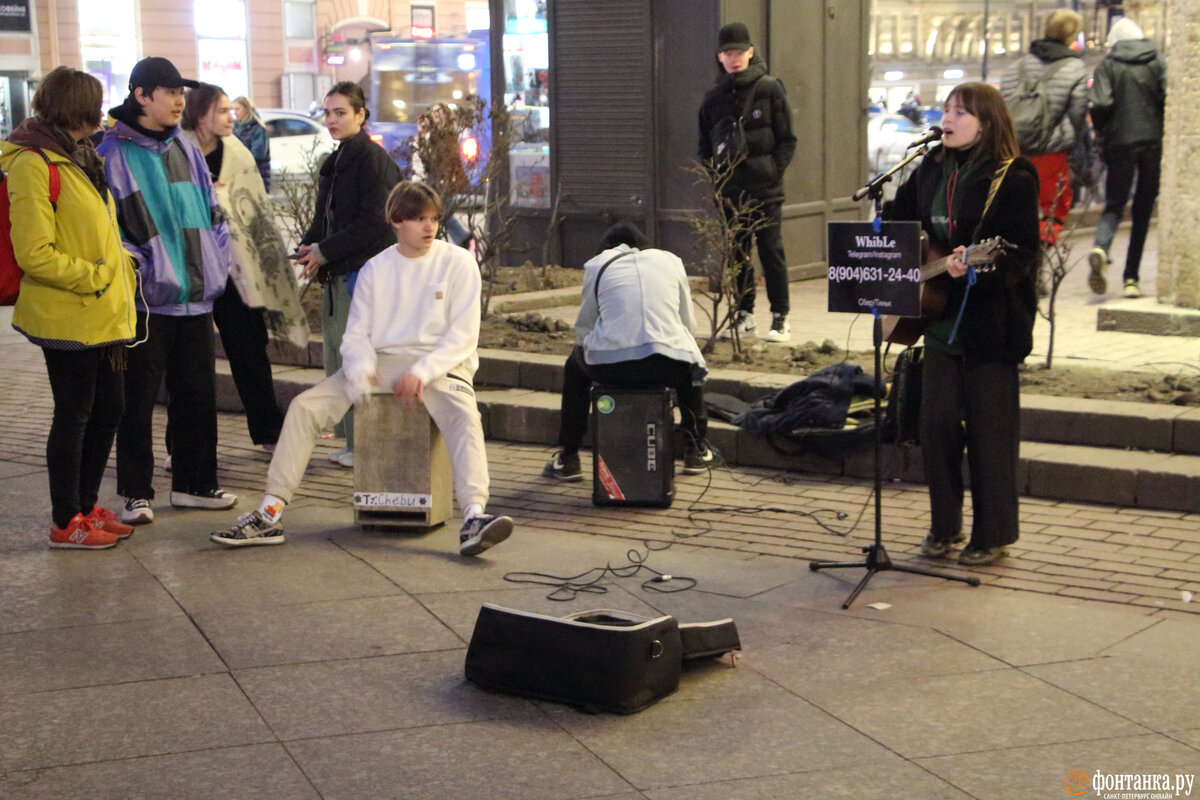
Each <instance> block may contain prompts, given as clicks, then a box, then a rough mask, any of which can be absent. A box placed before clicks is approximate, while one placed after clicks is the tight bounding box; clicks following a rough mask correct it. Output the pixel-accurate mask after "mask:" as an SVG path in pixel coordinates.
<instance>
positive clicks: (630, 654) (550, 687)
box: [466, 603, 741, 714]
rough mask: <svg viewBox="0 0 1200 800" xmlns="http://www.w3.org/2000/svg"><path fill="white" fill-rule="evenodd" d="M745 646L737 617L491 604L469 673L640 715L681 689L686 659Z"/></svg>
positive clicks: (482, 682)
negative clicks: (689, 619)
mask: <svg viewBox="0 0 1200 800" xmlns="http://www.w3.org/2000/svg"><path fill="white" fill-rule="evenodd" d="M685 642H686V649H685ZM738 649H741V643H740V642H739V640H738V636H737V628H736V626H734V624H733V620H719V621H715V622H707V623H700V624H696V625H684V626H681V625H680V624H679V623H678V621H677V620H676V619H675V618H674V617H670V616H662V617H656V618H653V619H651V618H647V617H640V616H637V615H636V614H629V613H626V612H623V611H612V610H609V609H599V610H593V611H583V612H579V613H576V614H571V615H569V616H566V617H550V616H546V615H543V614H534V613H530V612H526V611H516V610H513V609H511V608H503V607H501V606H495V605H492V604H490V603H484V604H483V606H482V607H481V608H480V609H479V617H478V619H476V621H475V632H474V634H473V635H472V636H471V644H470V646H469V647H468V648H467V661H466V676H467V680H469V681H471V682H472V683H474V684H476V685H478V686H480V687H482V688H484V689H489V690H491V691H497V692H505V693H508V694H515V695H520V696H522V697H532V698H536V699H539V700H551V701H554V702H557V703H565V704H566V705H570V706H574V707H576V708H579V709H580V710H582V711H588V712H592V713H594V712H597V711H611V712H615V713H617V714H632V713H634V712H636V711H641V710H642V709H644V708H647V707H649V706H651V705H653V704H654V703H656V702H658V701H659V700H660V699H661V698H663V697H666V696H667V695H669V694H671V693H672V692H674V691H675V690H676V688H678V686H679V675H680V672H681V671H682V666H683V660H684V659H685V658H705V657H711V656H717V655H721V654H724V653H727V652H729V651H731V650H738Z"/></svg>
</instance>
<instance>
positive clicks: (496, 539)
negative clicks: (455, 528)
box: [458, 514, 513, 556]
mask: <svg viewBox="0 0 1200 800" xmlns="http://www.w3.org/2000/svg"><path fill="white" fill-rule="evenodd" d="M512 530H513V521H512V517H496V516H492V515H491V514H482V515H480V516H478V517H471V518H470V519H469V520H467V521H466V522H464V523H463V526H462V531H461V532H460V533H459V534H458V552H459V555H464V556H477V555H479V554H480V553H482V552H483V551H484V550H487V549H488V548H489V547H492V546H494V545H498V544H500V543H501V542H503V541H504V540H505V539H507V538H508V537H509V535H510V534H512Z"/></svg>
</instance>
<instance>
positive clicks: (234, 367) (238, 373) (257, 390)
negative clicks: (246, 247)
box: [213, 281, 283, 444]
mask: <svg viewBox="0 0 1200 800" xmlns="http://www.w3.org/2000/svg"><path fill="white" fill-rule="evenodd" d="M213 321H214V322H216V323H217V331H218V333H220V334H221V344H222V345H223V346H224V348H225V357H226V358H227V359H229V371H230V372H232V373H233V383H234V385H235V386H236V387H237V393H238V397H240V398H241V399H242V406H243V407H244V408H245V409H246V425H247V427H248V428H249V429H250V439H251V441H253V442H254V443H255V444H275V442H276V441H277V440H278V439H279V429H280V428H282V427H283V412H282V411H280V410H279V402H278V401H277V400H276V399H275V380H274V378H273V377H272V375H271V360H270V359H269V358H268V357H267V342H268V336H267V320H266V317H265V316H264V312H263V310H262V309H261V308H250V307H249V306H247V305H246V304H245V303H244V302H243V301H242V296H241V295H240V294H238V290H237V287H236V286H234V285H233V281H230V282H229V284H228V285H226V287H225V294H223V295H221V296H220V297H218V298H217V300H216V302H214V303H213Z"/></svg>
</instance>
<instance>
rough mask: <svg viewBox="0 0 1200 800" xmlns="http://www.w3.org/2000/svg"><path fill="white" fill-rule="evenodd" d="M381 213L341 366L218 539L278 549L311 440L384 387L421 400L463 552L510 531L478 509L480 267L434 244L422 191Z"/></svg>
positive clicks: (288, 432) (304, 398)
mask: <svg viewBox="0 0 1200 800" xmlns="http://www.w3.org/2000/svg"><path fill="white" fill-rule="evenodd" d="M385 213H386V215H387V219H388V221H389V222H390V223H391V225H392V227H393V228H394V229H395V231H396V244H395V246H393V247H389V248H387V249H386V250H384V251H383V252H381V253H379V254H378V255H376V256H375V257H374V258H372V259H370V260H369V261H368V262H367V263H366V264H365V265H364V266H363V268H362V270H361V272H360V273H359V276H358V284H357V286H356V287H355V289H354V298H353V300H352V301H351V303H350V315H349V318H348V320H347V322H346V334H345V336H344V337H343V338H342V349H341V356H342V367H341V369H339V370H338V371H337V372H335V373H334V374H333V375H331V376H329V377H328V378H326V379H325V380H323V381H321V382H320V383H318V384H317V385H316V386H314V387H312V388H311V389H309V390H307V391H305V392H303V393H301V394H300V395H299V396H298V397H296V399H295V400H293V401H292V403H291V405H290V406H289V407H288V411H287V416H286V417H285V418H284V421H283V431H282V432H281V433H280V435H279V444H278V446H277V447H276V449H275V455H274V456H273V457H272V459H271V466H270V468H269V469H268V470H267V485H266V494H265V496H264V497H263V501H262V504H261V505H260V506H259V507H258V509H257V510H256V511H252V512H250V513H248V514H244V515H242V516H241V517H239V518H238V520H237V521H236V522H235V523H234V524H233V525H232V526H231V527H230V528H229V530H226V531H214V532H213V533H212V535H211V537H210V538H211V539H212V540H213V541H214V542H216V543H218V544H222V545H227V546H230V547H240V546H245V545H260V544H262V545H266V544H282V543H283V525H282V522H281V518H282V515H283V509H284V507H285V506H286V505H287V504H288V503H289V502H291V499H292V496H293V494H294V492H295V490H296V488H297V486H299V484H300V479H301V477H303V475H304V469H305V467H307V466H308V460H309V457H310V456H311V455H312V451H313V445H314V442H315V441H316V438H317V436H318V434H320V432H321V431H322V430H323V429H325V428H327V427H329V426H331V425H333V423H334V422H335V421H337V420H338V419H340V418H341V416H342V415H343V414H345V413H346V411H347V410H348V409H349V408H350V406H351V404H352V403H353V401H354V400H356V399H358V398H362V397H365V396H366V395H369V394H371V393H373V392H380V391H390V392H391V393H392V394H394V395H395V396H396V397H398V398H400V400H402V401H404V403H405V404H406V405H408V406H409V407H414V406H417V405H419V404H424V405H425V408H426V409H428V411H429V416H430V417H432V418H433V421H434V422H435V423H436V424H437V426H438V429H439V430H440V431H441V432H442V436H443V437H444V438H445V440H446V446H447V449H448V450H449V452H450V465H451V468H452V469H453V472H454V489H455V493H456V494H457V496H458V504H459V507H460V508H461V509H462V511H463V518H464V522H463V527H462V532H461V534H460V536H459V552H460V553H461V554H462V555H466V556H474V555H478V554H479V553H482V552H483V551H484V550H486V549H488V548H489V547H491V546H492V545H495V544H498V543H500V542H502V541H504V540H505V539H507V538H508V536H509V534H511V533H512V528H513V521H512V519H510V518H509V517H500V516H492V515H488V514H485V513H484V508H485V506H486V505H487V501H488V467H487V452H486V450H485V449H484V443H483V425H482V423H481V421H480V417H479V409H478V407H477V406H476V403H475V391H474V388H473V386H472V379H473V378H474V376H475V370H476V369H477V368H478V366H479V356H478V353H477V350H478V347H479V313H480V305H479V297H480V287H481V281H480V278H479V268H478V267H477V266H476V265H475V261H474V259H473V258H471V254H470V253H468V252H467V251H466V250H463V249H462V248H461V247H455V246H454V245H452V244H449V243H447V242H444V241H440V240H437V239H435V238H434V237H435V235H436V234H437V229H438V220H440V219H441V214H442V202H441V198H439V197H438V195H437V193H436V192H434V191H433V190H432V189H430V188H429V187H428V186H426V185H425V184H423V183H417V182H413V181H405V182H402V183H400V184H397V185H396V187H395V188H394V189H393V190H392V192H391V194H390V195H389V196H388V199H387V205H386V206H385Z"/></svg>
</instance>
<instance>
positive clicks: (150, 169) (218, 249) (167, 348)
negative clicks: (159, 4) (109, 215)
mask: <svg viewBox="0 0 1200 800" xmlns="http://www.w3.org/2000/svg"><path fill="white" fill-rule="evenodd" d="M198 85H199V84H198V83H197V82H196V81H193V80H187V79H185V78H183V77H182V76H181V75H180V74H179V70H177V69H176V68H175V65H174V64H172V63H171V62H170V61H168V60H167V59H165V58H158V57H151V58H144V59H142V60H141V61H139V62H138V63H137V64H136V65H134V68H133V72H132V73H131V74H130V76H129V96H128V97H126V98H125V102H124V103H122V104H121V105H119V106H117V107H115V108H113V109H111V110H110V112H109V113H110V114H111V115H112V117H113V118H114V119H115V120H116V122H115V123H114V124H113V126H112V127H110V128H109V129H108V131H106V132H105V135H104V140H103V142H101V144H100V146H99V148H97V149H98V151H99V153H100V155H102V156H104V171H105V175H106V177H107V179H108V185H109V189H110V190H111V191H112V193H113V198H114V199H115V200H116V204H117V221H118V222H119V223H120V226H121V236H122V239H123V244H124V246H125V249H126V250H128V251H129V252H130V253H132V254H133V255H134V258H135V259H136V260H137V269H138V276H139V288H138V294H137V298H136V300H137V335H138V338H139V339H145V341H144V342H143V343H142V344H141V345H140V346H138V347H134V348H132V349H131V350H130V351H129V364H128V368H127V369H126V371H125V413H124V415H123V416H122V418H121V423H120V426H119V428H118V429H117V491H118V492H119V493H120V494H121V495H122V496H123V497H124V498H125V507H124V509H123V510H122V512H121V519H122V521H123V522H126V523H128V524H131V525H140V524H145V523H148V522H152V521H153V520H154V509H153V507H152V505H151V501H152V500H153V499H154V487H153V485H152V483H153V477H154V447H153V441H152V438H153V433H152V430H151V422H152V419H153V413H154V401H155V398H156V397H157V395H158V389H159V386H160V385H161V384H162V382H163V377H164V375H165V377H166V383H167V394H168V400H167V418H168V421H169V422H170V421H173V422H174V424H172V425H170V430H171V439H172V442H171V444H172V460H173V462H174V463H173V467H174V471H173V472H172V474H171V505H173V506H176V507H179V508H215V509H223V508H231V507H232V506H233V505H235V504H236V503H237V496H236V495H233V494H229V493H228V492H224V491H222V490H221V488H220V487H219V486H218V485H217V408H216V385H215V378H214V366H213V344H212V327H213V322H212V305H213V300H214V299H216V298H217V297H218V296H219V295H220V294H221V293H222V292H223V291H224V290H225V284H226V282H227V281H228V277H229V251H228V236H229V233H228V227H229V226H228V223H226V221H225V216H224V214H223V213H222V212H221V208H220V206H219V205H218V203H217V196H216V193H215V192H214V191H213V186H212V178H211V175H210V173H209V170H208V166H207V165H206V164H205V162H204V156H203V155H202V154H201V153H200V150H199V148H197V147H196V145H194V144H192V143H191V142H189V141H187V140H185V139H182V138H180V136H179V119H180V116H181V115H182V114H183V107H184V95H183V90H184V87H190V88H195V87H196V86H198Z"/></svg>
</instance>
